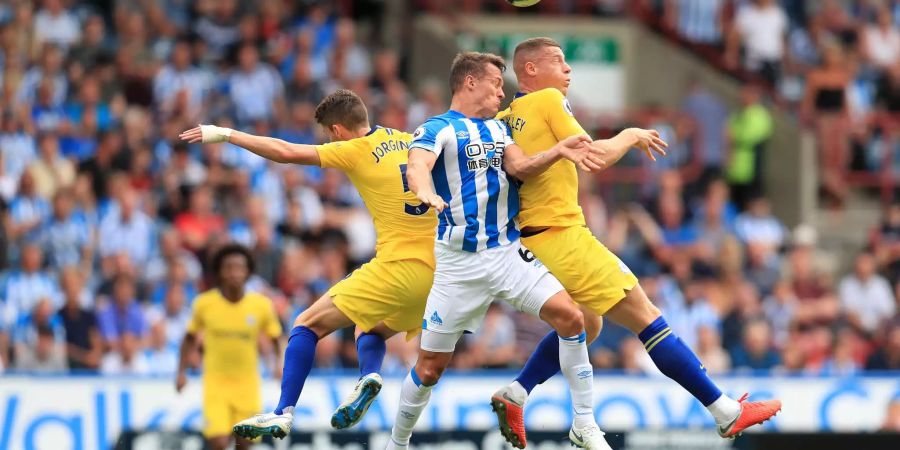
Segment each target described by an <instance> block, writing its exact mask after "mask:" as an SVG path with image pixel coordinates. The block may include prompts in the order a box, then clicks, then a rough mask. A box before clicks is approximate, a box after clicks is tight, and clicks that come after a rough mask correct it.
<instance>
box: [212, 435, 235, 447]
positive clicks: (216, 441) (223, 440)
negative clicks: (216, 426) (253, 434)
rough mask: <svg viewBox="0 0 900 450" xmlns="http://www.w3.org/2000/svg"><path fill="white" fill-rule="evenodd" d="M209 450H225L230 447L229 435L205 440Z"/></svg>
mask: <svg viewBox="0 0 900 450" xmlns="http://www.w3.org/2000/svg"><path fill="white" fill-rule="evenodd" d="M206 444H207V445H208V446H209V449H210V450H225V449H227V448H228V446H229V445H231V435H225V436H214V437H210V438H207V439H206Z"/></svg>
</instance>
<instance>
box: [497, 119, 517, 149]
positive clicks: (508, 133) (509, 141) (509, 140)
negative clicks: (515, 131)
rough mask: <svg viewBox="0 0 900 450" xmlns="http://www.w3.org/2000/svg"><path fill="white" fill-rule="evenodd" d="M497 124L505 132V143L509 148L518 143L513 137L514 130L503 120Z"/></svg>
mask: <svg viewBox="0 0 900 450" xmlns="http://www.w3.org/2000/svg"><path fill="white" fill-rule="evenodd" d="M497 124H498V125H499V126H500V129H501V130H503V143H504V144H506V145H507V146H509V145H513V144H515V143H516V141H515V140H514V139H513V137H512V130H511V129H510V128H509V125H508V124H507V123H506V122H504V121H502V120H498V121H497Z"/></svg>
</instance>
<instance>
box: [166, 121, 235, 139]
mask: <svg viewBox="0 0 900 450" xmlns="http://www.w3.org/2000/svg"><path fill="white" fill-rule="evenodd" d="M232 131H234V130H232V129H231V128H225V127H217V126H215V125H199V126H197V127H194V128H191V129H190V130H187V131H183V132H181V134H179V135H178V137H179V138H181V140H182V141H187V142H188V143H189V144H196V143H198V142H200V143H203V144H216V143H219V142H228V138H230V137H231V132H232Z"/></svg>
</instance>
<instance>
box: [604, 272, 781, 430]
mask: <svg viewBox="0 0 900 450" xmlns="http://www.w3.org/2000/svg"><path fill="white" fill-rule="evenodd" d="M606 316H607V317H608V318H609V319H610V320H613V321H615V322H617V323H619V324H621V325H622V326H624V327H626V328H628V329H629V330H631V331H632V332H634V333H636V334H637V335H638V337H639V338H640V340H641V342H643V343H644V347H645V348H646V349H647V353H649V354H650V358H652V359H653V363H654V364H656V367H657V368H659V370H660V371H661V372H662V373H663V374H665V375H666V376H667V377H669V378H671V379H672V380H674V381H675V382H677V383H678V384H680V385H681V387H683V388H684V389H685V390H687V391H688V392H690V393H691V395H693V396H694V397H695V398H696V399H697V400H698V401H700V403H702V404H703V406H705V407H706V409H707V410H709V412H710V414H712V416H713V417H714V418H715V420H716V425H717V429H718V432H719V434H720V435H721V436H722V437H734V436H736V435H737V434H739V433H740V432H741V431H743V430H744V429H746V428H747V427H750V426H753V425H757V424H759V423H762V422H765V421H766V420H768V419H770V418H771V417H772V416H774V415H775V414H777V413H778V411H779V410H780V409H781V401H779V400H768V401H762V402H744V400H745V398H742V399H741V400H734V399H732V398H731V397H729V396H727V395H725V394H724V393H722V390H721V389H719V387H718V386H716V384H715V383H714V382H713V381H712V379H710V378H709V376H708V375H707V374H706V369H705V368H704V367H703V364H702V363H701V362H700V360H699V359H697V356H696V355H695V354H694V352H693V351H691V349H690V348H688V346H687V345H685V343H684V341H682V340H681V339H680V338H679V337H678V336H677V335H676V334H675V333H673V332H672V329H671V328H669V325H668V324H667V323H666V319H665V318H664V317H663V316H662V313H661V312H660V311H659V309H658V308H656V306H654V305H653V303H652V302H650V299H649V298H647V295H646V294H645V293H644V290H643V289H641V287H640V286H635V288H634V289H632V290H631V291H629V292H628V294H627V295H626V296H625V299H624V300H622V301H621V302H619V303H618V304H616V305H615V306H613V307H612V309H610V310H609V311H608V312H607V314H606Z"/></svg>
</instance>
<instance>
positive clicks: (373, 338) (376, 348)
mask: <svg viewBox="0 0 900 450" xmlns="http://www.w3.org/2000/svg"><path fill="white" fill-rule="evenodd" d="M385 352H387V345H385V343H384V338H383V337H381V336H379V335H377V334H372V333H363V334H361V335H359V339H357V340H356V354H357V358H358V359H359V375H360V376H361V377H363V376H366V375H368V374H370V373H378V372H381V363H382V362H384V354H385Z"/></svg>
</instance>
